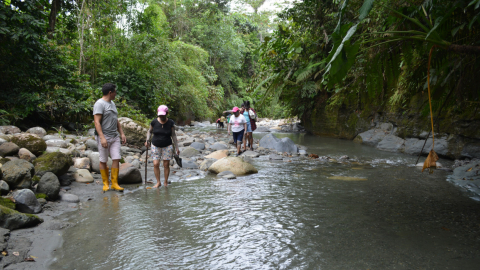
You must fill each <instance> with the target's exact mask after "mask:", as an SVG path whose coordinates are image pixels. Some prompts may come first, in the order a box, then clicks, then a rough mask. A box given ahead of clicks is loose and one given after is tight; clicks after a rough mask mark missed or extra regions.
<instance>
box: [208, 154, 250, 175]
mask: <svg viewBox="0 0 480 270" xmlns="http://www.w3.org/2000/svg"><path fill="white" fill-rule="evenodd" d="M208 171H210V172H212V173H216V174H218V173H221V172H223V171H231V172H233V173H234V174H235V175H245V174H251V173H257V172H258V170H257V169H256V168H255V167H253V165H252V164H250V163H247V162H245V161H243V159H241V158H238V157H226V158H222V159H220V160H218V161H216V162H215V163H213V164H212V166H210V168H208Z"/></svg>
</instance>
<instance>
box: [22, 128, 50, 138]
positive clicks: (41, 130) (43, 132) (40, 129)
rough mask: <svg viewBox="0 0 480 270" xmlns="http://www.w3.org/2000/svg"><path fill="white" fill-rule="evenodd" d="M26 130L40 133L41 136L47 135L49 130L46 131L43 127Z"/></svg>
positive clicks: (36, 133)
mask: <svg viewBox="0 0 480 270" xmlns="http://www.w3.org/2000/svg"><path fill="white" fill-rule="evenodd" d="M26 132H27V133H31V134H35V135H38V136H39V137H40V138H42V137H43V136H45V135H47V131H45V129H43V128H42V127H33V128H29V129H28V130H27V131H26Z"/></svg>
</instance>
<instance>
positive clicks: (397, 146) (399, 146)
mask: <svg viewBox="0 0 480 270" xmlns="http://www.w3.org/2000/svg"><path fill="white" fill-rule="evenodd" d="M404 147H405V140H404V139H402V138H400V137H397V136H395V135H388V136H385V138H383V140H381V141H380V142H379V143H378V144H377V149H380V150H383V151H389V152H401V151H403V150H404Z"/></svg>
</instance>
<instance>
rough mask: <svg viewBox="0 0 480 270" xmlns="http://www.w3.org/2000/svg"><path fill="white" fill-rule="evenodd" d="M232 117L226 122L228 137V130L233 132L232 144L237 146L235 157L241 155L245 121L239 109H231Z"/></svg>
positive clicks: (245, 126)
mask: <svg viewBox="0 0 480 270" xmlns="http://www.w3.org/2000/svg"><path fill="white" fill-rule="evenodd" d="M232 112H233V115H232V116H231V117H230V121H228V126H227V130H228V135H230V128H231V129H232V132H233V143H234V144H236V145H237V156H238V155H240V154H241V152H240V146H242V140H243V136H244V135H245V131H246V130H247V120H246V119H245V117H244V116H243V115H241V114H240V109H239V108H238V107H233V109H232Z"/></svg>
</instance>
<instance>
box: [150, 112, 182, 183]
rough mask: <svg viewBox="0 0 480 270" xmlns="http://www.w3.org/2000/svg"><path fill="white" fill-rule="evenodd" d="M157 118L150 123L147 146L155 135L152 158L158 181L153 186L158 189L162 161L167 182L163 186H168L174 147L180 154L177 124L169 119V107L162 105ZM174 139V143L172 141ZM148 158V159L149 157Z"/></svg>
mask: <svg viewBox="0 0 480 270" xmlns="http://www.w3.org/2000/svg"><path fill="white" fill-rule="evenodd" d="M157 116H158V117H157V118H155V119H154V120H153V121H152V122H151V123H150V129H149V130H148V131H147V141H146V142H145V146H146V147H148V146H149V145H148V140H149V139H150V134H151V133H152V134H153V138H152V145H151V146H152V157H153V172H154V173H155V178H156V179H157V184H155V186H153V187H154V188H158V187H160V186H161V184H160V160H162V162H163V172H164V178H165V181H164V182H163V185H164V186H165V187H167V186H168V176H169V175H170V160H171V159H172V158H173V146H172V144H173V143H174V144H175V149H176V150H177V155H179V154H180V150H179V149H178V143H177V135H176V134H175V122H173V120H172V119H168V118H167V116H168V107H167V106H165V105H160V106H159V107H158V109H157ZM172 138H173V141H172ZM147 158H148V157H147Z"/></svg>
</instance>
